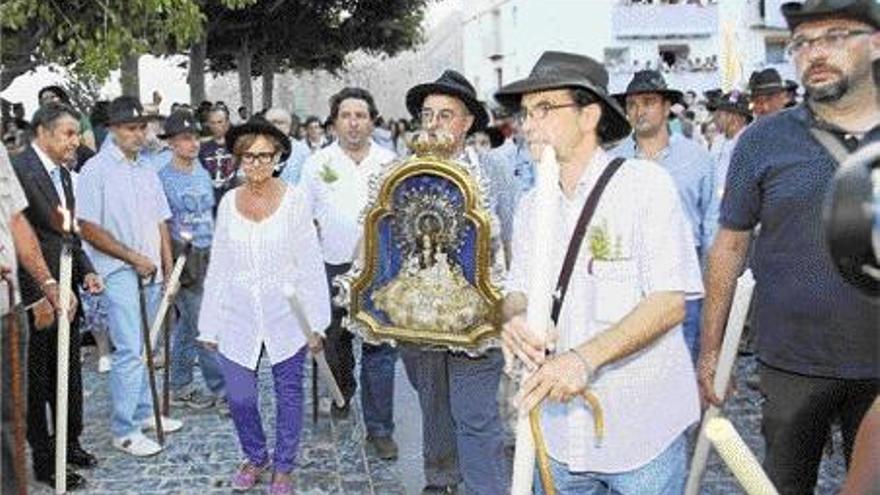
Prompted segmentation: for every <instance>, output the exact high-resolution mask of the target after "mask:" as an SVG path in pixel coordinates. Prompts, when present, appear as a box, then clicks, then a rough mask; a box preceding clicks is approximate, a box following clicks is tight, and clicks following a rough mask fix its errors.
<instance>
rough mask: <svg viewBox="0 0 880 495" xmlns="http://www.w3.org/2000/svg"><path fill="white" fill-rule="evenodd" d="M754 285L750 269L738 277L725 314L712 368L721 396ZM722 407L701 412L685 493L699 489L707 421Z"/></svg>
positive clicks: (706, 444) (706, 454) (693, 494)
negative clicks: (728, 311) (717, 351)
mask: <svg viewBox="0 0 880 495" xmlns="http://www.w3.org/2000/svg"><path fill="white" fill-rule="evenodd" d="M754 289H755V279H754V277H752V272H751V270H746V272H745V273H743V274H742V276H741V277H740V278H739V280H737V283H736V291H735V292H734V294H733V303H732V304H731V307H730V315H729V316H728V318H727V326H726V327H725V331H724V341H723V342H722V344H721V353H720V355H719V357H718V367H717V368H716V369H715V380H714V382H713V384H712V388H713V389H714V391H715V395H716V396H718V397H724V395H725V394H726V393H727V386H728V384H729V383H730V375H731V372H732V371H733V365H734V364H735V363H736V354H737V351H738V350H739V341H740V339H741V338H742V331H743V326H745V322H746V317H747V316H748V312H749V302H750V301H751V299H752V292H754ZM720 414H721V411H720V409H719V408H718V407H716V406H709V408H708V409H707V410H706V412H705V414H704V415H703V422H702V426H701V427H700V434H699V436H697V444H696V447H694V456H693V458H692V459H691V469H690V472H689V473H688V480H687V486H686V487H685V494H686V495H697V494H698V493H699V492H700V483H701V481H702V479H703V472H704V471H705V470H706V462H707V461H708V460H709V439H708V438H707V437H706V425H708V424H709V423H710V422H711V420H712V419H714V418H716V417H718V416H719V415H720Z"/></svg>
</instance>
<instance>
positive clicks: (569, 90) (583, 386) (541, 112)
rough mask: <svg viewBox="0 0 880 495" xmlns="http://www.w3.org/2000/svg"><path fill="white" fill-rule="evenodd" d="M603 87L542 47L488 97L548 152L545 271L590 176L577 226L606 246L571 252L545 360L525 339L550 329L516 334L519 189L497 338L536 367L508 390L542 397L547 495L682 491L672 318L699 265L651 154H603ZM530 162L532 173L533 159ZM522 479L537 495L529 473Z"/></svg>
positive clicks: (686, 405)
mask: <svg viewBox="0 0 880 495" xmlns="http://www.w3.org/2000/svg"><path fill="white" fill-rule="evenodd" d="M607 84H608V73H607V72H606V70H605V68H604V67H603V66H602V65H601V64H599V63H598V62H596V61H595V60H593V59H591V58H588V57H585V56H582V55H576V54H571V53H561V52H545V53H544V54H543V55H542V56H541V58H540V59H539V60H538V62H537V64H536V65H535V67H534V68H533V69H532V72H531V74H530V75H529V77H528V78H526V79H524V80H521V81H517V82H514V83H511V84H509V85H507V86H504V87H503V88H501V89H500V90H499V91H498V93H496V96H495V98H496V99H497V100H498V101H499V102H500V103H501V104H503V105H505V106H508V107H512V108H516V109H518V110H519V111H520V115H521V118H522V120H523V132H524V133H525V136H526V140H527V141H528V143H529V147H530V148H531V152H532V156H543V152H544V147H545V146H552V147H553V149H554V151H555V152H556V156H557V160H558V164H559V165H558V166H559V187H558V188H556V190H555V191H554V196H555V197H554V199H553V201H552V204H553V206H554V207H555V208H558V210H559V215H557V217H558V219H559V220H558V222H557V225H554V226H553V231H554V233H555V235H554V237H553V238H552V239H547V240H546V242H547V243H548V244H549V245H550V246H551V248H550V249H551V253H552V255H551V259H550V261H549V266H551V267H553V268H552V270H553V273H551V274H549V276H551V277H553V278H554V279H555V277H556V275H557V273H558V272H557V270H559V267H561V266H563V258H566V257H567V256H566V252H567V251H568V250H567V246H568V245H569V244H570V242H571V237H572V232H573V231H574V230H575V226H576V225H577V224H578V223H581V222H580V221H579V220H578V219H579V217H581V212H582V211H583V210H585V209H586V210H587V211H589V206H588V205H589V204H590V202H588V201H587V198H588V196H591V195H592V194H593V190H594V188H598V189H599V191H602V189H601V188H602V186H601V185H600V184H603V183H604V184H607V187H605V189H604V191H602V192H599V193H598V194H601V196H599V200H598V203H596V207H595V210H594V214H593V216H592V219H591V220H590V221H589V223H587V224H586V225H587V232H589V236H590V237H591V238H599V237H601V238H605V239H607V240H608V242H610V243H611V244H615V245H616V246H617V247H615V248H613V249H611V250H610V251H611V252H602V251H601V250H597V249H595V247H594V243H593V242H590V243H582V244H580V246H575V248H574V250H573V251H571V252H572V253H574V256H575V258H573V259H574V266H573V268H572V269H571V272H570V273H571V279H570V283H569V285H568V290H567V298H566V299H565V300H564V301H562V306H561V311H560V312H559V313H558V320H557V323H556V331H555V332H551V334H553V333H555V334H557V335H556V336H557V337H558V338H557V339H556V343H555V353H552V354H549V355H546V354H545V349H546V346H545V342H544V340H543V339H541V338H536V335H541V334H545V332H547V331H550V330H551V329H545V328H535V329H531V328H528V326H527V323H526V318H525V312H526V308H527V305H528V301H527V295H526V293H527V288H528V286H529V281H530V279H531V278H532V277H536V276H540V275H539V274H536V273H530V270H531V268H530V261H531V257H532V256H533V255H534V254H533V253H531V252H530V251H531V249H530V246H531V242H530V236H531V229H530V228H529V222H530V219H531V216H532V215H533V212H532V210H533V208H536V207H538V206H537V205H536V203H535V201H536V195H535V193H534V190H533V191H532V192H530V193H529V194H528V195H526V197H525V198H524V199H523V200H522V202H521V203H520V207H519V209H518V210H517V217H516V220H515V222H514V237H513V259H512V262H511V270H510V276H509V283H508V287H507V290H508V293H507V296H506V298H505V301H504V319H505V324H504V329H503V337H504V345H505V347H507V348H508V349H509V350H510V351H511V352H512V353H515V354H516V355H517V356H518V357H519V358H520V359H521V360H523V361H524V362H525V364H526V365H527V366H529V367H531V368H533V369H536V371H535V372H534V374H533V375H532V376H531V377H530V378H529V379H528V380H527V381H526V382H525V383H524V384H522V385H521V387H520V393H521V396H522V399H521V402H520V407H521V408H523V409H524V410H525V411H531V410H532V408H534V407H536V406H538V405H539V404H541V403H543V404H542V405H541V427H542V429H543V436H544V440H545V443H546V447H547V453H548V454H549V457H550V469H551V472H552V477H553V479H554V486H555V488H556V493H560V494H583V493H638V494H667V493H681V492H682V490H683V488H684V474H685V469H686V462H687V437H686V436H685V431H686V429H687V428H688V427H689V426H690V425H691V424H693V423H694V422H695V421H696V420H697V419H698V418H699V401H698V396H697V387H696V383H695V381H694V377H693V365H692V364H691V362H690V358H689V356H688V350H687V346H686V345H685V342H684V339H683V338H682V335H681V332H682V330H681V322H682V321H683V320H684V317H685V299H687V298H691V297H699V296H700V295H702V289H703V287H702V283H701V277H700V266H699V261H698V260H697V253H696V251H695V250H694V237H693V231H692V229H691V227H690V225H689V224H688V220H687V216H686V215H685V213H684V211H683V209H682V206H681V200H680V199H679V196H678V194H677V191H676V186H675V183H674V182H673V180H672V177H671V176H670V175H669V173H668V172H667V171H666V170H664V169H663V168H661V167H660V166H658V165H657V164H655V163H653V162H650V161H646V160H642V159H630V160H625V161H624V160H623V159H620V158H618V159H612V157H611V156H609V155H608V154H607V153H606V152H605V151H603V147H604V146H607V145H609V144H613V143H614V142H616V141H619V140H621V139H623V138H625V137H626V136H627V135H628V134H629V133H630V124H629V122H628V121H627V117H626V114H625V113H624V111H623V109H622V108H621V107H620V105H619V104H618V103H617V101H616V100H615V99H614V98H613V97H611V96H610V95H608V93H607V89H606V87H607ZM537 166H538V174H539V175H540V174H541V170H540V167H541V166H542V164H541V162H539V163H538V165H537ZM609 177H610V179H609ZM606 180H607V182H606ZM548 206H549V205H548ZM585 206H586V208H585ZM565 293H566V292H563V294H565ZM562 297H563V298H564V297H566V296H562ZM557 304H558V303H557ZM548 316H549V315H548ZM587 390H590V391H593V392H594V393H595V394H596V395H597V396H598V397H599V400H600V401H601V404H602V406H603V409H604V412H605V414H604V416H605V427H606V429H607V432H608V434H607V435H606V436H605V438H604V440H603V441H602V442H597V441H596V432H594V431H593V428H592V425H593V424H594V418H593V414H594V411H592V410H591V409H590V408H588V407H587V406H586V405H585V404H584V402H583V401H581V400H580V399H579V398H578V397H579V396H580V395H581V394H583V393H584V392H585V391H587ZM670 391H674V395H675V399H674V400H670V399H669V397H670V396H669V393H670ZM572 399H574V400H572ZM536 478H537V476H536ZM535 485H536V486H537V487H538V489H537V491H536V493H544V491H543V490H542V489H541V487H540V485H541V482H540V481H539V480H538V479H536V480H535Z"/></svg>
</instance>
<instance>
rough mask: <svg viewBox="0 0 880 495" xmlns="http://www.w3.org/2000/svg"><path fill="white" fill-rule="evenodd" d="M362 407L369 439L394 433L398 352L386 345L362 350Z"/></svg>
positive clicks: (370, 346)
mask: <svg viewBox="0 0 880 495" xmlns="http://www.w3.org/2000/svg"><path fill="white" fill-rule="evenodd" d="M361 349H362V350H361V376H360V378H361V404H363V408H364V424H365V425H366V427H367V434H368V435H370V436H371V437H390V436H391V435H392V434H393V433H394V365H395V363H396V362H397V349H395V348H394V347H391V346H390V345H388V344H383V345H378V346H375V345H369V344H364V345H363V347H362V348H361Z"/></svg>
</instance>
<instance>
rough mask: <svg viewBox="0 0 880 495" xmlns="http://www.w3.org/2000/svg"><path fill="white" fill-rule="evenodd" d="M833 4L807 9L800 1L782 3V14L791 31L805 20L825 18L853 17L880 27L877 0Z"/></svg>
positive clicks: (876, 27)
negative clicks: (840, 4)
mask: <svg viewBox="0 0 880 495" xmlns="http://www.w3.org/2000/svg"><path fill="white" fill-rule="evenodd" d="M833 4H834V2H827V3H826V5H821V6H819V7H816V8H812V9H809V10H807V9H806V8H804V4H802V3H800V2H787V3H784V4H783V5H782V16H783V17H785V22H786V23H787V24H788V29H790V30H791V31H794V30H795V29H796V28H797V27H798V26H800V25H801V24H803V23H805V22H810V21H819V20H823V19H852V20H856V21H859V22H864V23H866V24H870V25H872V26H874V28H875V29H880V6H878V4H877V2H876V0H867V1H865V0H863V1H853V2H850V3H849V4H848V5H842V6H838V5H833Z"/></svg>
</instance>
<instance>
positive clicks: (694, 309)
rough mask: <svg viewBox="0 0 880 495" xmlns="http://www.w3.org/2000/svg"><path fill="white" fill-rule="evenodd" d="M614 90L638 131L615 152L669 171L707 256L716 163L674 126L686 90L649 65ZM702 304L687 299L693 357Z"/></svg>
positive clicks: (697, 249)
mask: <svg viewBox="0 0 880 495" xmlns="http://www.w3.org/2000/svg"><path fill="white" fill-rule="evenodd" d="M614 96H615V98H616V99H617V100H618V101H620V102H622V103H624V105H625V108H626V113H627V117H628V119H629V123H630V125H631V126H632V128H633V133H632V135H631V136H630V137H627V138H626V139H625V140H623V142H621V143H620V145H618V146H617V147H616V148H615V149H614V151H613V152H612V154H614V155H615V156H620V157H623V158H639V159H642V160H650V161H653V162H656V163H658V164H660V165H661V166H662V167H663V168H665V169H666V171H667V172H669V174H670V175H671V176H672V179H673V180H674V181H675V185H676V186H677V187H678V196H679V198H680V199H681V205H682V208H683V209H684V212H685V214H686V215H687V217H688V220H689V221H690V225H691V230H692V232H693V240H694V242H693V244H694V251H695V252H696V253H697V257H698V258H699V259H701V260H702V258H703V256H702V255H703V253H706V252H708V251H709V246H711V245H712V237H711V236H712V234H713V233H714V232H713V230H712V229H711V228H710V226H709V222H708V220H709V214H710V211H711V209H712V201H713V198H714V186H713V184H714V175H713V174H714V167H713V162H712V157H711V156H710V155H709V153H708V152H707V151H705V150H704V149H703V148H701V147H700V145H698V144H697V143H695V142H694V141H693V140H691V139H688V138H686V137H684V136H682V135H681V134H678V133H675V134H673V133H672V132H671V130H670V128H669V125H668V120H669V115H670V110H671V109H672V106H673V105H676V104H679V105H680V104H681V102H682V97H683V95H682V93H681V91H677V90H674V89H670V88H668V87H667V86H666V81H665V80H664V79H663V76H662V75H661V74H660V73H659V72H657V71H653V70H644V71H639V72H637V73H636V74H635V75H634V76H633V79H632V81H630V83H629V85H628V86H627V88H626V92H625V93H622V94H617V95H614ZM702 307H703V300H702V299H690V300H688V301H686V302H685V309H686V312H687V316H685V320H684V339H685V342H687V345H688V350H689V351H690V353H691V360H692V361H693V362H694V363H696V361H697V355H698V354H699V349H700V346H699V344H700V340H699V339H700V311H701V310H702Z"/></svg>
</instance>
